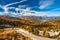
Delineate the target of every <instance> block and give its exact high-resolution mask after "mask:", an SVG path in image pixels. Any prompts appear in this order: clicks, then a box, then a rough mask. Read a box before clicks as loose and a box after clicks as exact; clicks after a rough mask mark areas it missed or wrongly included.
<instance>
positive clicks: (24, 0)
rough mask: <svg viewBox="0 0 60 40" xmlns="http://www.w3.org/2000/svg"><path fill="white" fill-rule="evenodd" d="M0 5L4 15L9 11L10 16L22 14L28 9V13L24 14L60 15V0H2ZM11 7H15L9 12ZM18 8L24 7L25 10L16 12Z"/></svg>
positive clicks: (0, 10)
mask: <svg viewBox="0 0 60 40" xmlns="http://www.w3.org/2000/svg"><path fill="white" fill-rule="evenodd" d="M0 5H1V8H0V14H2V15H5V13H8V14H7V15H9V16H16V15H17V16H20V15H21V14H22V13H23V12H24V11H26V13H24V14H23V15H24V16H27V15H29V16H31V15H33V16H60V0H0ZM10 7H14V8H13V9H11V11H8V12H7V11H6V9H7V8H8V9H9V8H10ZM19 7H21V8H19ZM2 8H3V9H2ZM16 8H18V10H19V9H23V11H22V12H15V11H16V10H15V9H16ZM9 10H10V9H9ZM19 11H21V10H19ZM32 11H33V12H32ZM1 12H3V13H1ZM9 12H10V13H11V15H10V13H9Z"/></svg>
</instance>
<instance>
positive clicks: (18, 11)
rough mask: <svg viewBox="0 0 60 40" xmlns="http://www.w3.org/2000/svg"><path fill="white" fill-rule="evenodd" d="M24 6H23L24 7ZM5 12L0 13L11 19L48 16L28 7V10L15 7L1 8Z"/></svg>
mask: <svg viewBox="0 0 60 40" xmlns="http://www.w3.org/2000/svg"><path fill="white" fill-rule="evenodd" d="M22 6H23V5H22ZM1 8H3V9H4V10H5V11H4V12H0V15H4V16H11V17H20V16H44V15H47V14H46V13H45V12H37V11H34V10H31V7H27V8H26V9H24V8H20V7H18V8H15V7H4V6H1ZM9 9H11V10H12V9H14V10H15V11H16V12H15V11H12V12H11V11H9Z"/></svg>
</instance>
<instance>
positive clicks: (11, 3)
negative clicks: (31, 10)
mask: <svg viewBox="0 0 60 40" xmlns="http://www.w3.org/2000/svg"><path fill="white" fill-rule="evenodd" d="M24 1H27V0H22V1H19V2H14V3H10V4H7V5H5V7H8V6H11V5H14V4H18V3H22V2H24Z"/></svg>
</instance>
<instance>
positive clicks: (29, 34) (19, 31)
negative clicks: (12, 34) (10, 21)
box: [14, 29, 57, 40]
mask: <svg viewBox="0 0 60 40" xmlns="http://www.w3.org/2000/svg"><path fill="white" fill-rule="evenodd" d="M14 31H16V32H17V33H20V34H22V35H24V36H26V37H29V38H31V39H32V40H57V39H51V38H44V37H40V36H36V35H34V34H32V33H29V32H28V31H25V30H24V29H19V30H14Z"/></svg>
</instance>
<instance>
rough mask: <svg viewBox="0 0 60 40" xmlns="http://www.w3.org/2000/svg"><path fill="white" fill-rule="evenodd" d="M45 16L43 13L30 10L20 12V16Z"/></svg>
mask: <svg viewBox="0 0 60 40" xmlns="http://www.w3.org/2000/svg"><path fill="white" fill-rule="evenodd" d="M44 15H47V14H46V13H45V12H37V11H34V10H30V8H26V9H24V10H23V11H22V12H21V16H44Z"/></svg>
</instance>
